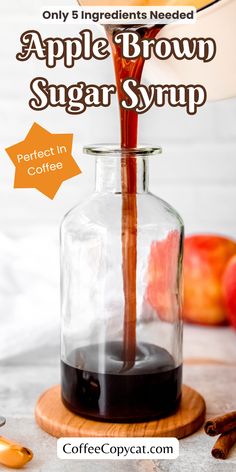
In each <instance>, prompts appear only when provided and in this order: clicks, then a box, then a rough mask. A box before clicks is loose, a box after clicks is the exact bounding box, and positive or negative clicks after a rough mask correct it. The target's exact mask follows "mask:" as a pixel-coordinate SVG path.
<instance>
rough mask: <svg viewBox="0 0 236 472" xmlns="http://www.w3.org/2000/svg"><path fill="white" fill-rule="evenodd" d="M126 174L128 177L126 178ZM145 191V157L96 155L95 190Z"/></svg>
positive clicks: (146, 186)
mask: <svg viewBox="0 0 236 472" xmlns="http://www.w3.org/2000/svg"><path fill="white" fill-rule="evenodd" d="M127 176H128V177H129V178H128V180H127ZM147 191H148V159H147V158H142V157H139V158H134V157H124V158H123V157H122V158H121V157H114V156H113V157H107V156H106V157H104V156H101V157H97V159H96V192H101V193H107V192H111V193H122V192H127V193H146V192H147Z"/></svg>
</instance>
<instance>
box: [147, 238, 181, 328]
mask: <svg viewBox="0 0 236 472" xmlns="http://www.w3.org/2000/svg"><path fill="white" fill-rule="evenodd" d="M179 245H180V234H179V232H178V231H172V232H171V233H169V234H168V236H167V237H166V239H163V240H161V241H153V243H152V245H151V251H150V256H149V261H148V273H147V290H146V294H145V301H146V302H147V303H148V305H150V306H151V307H152V309H153V310H154V311H155V312H156V313H157V315H158V316H159V317H160V318H161V319H162V320H165V321H168V322H174V321H175V320H176V316H178V313H177V312H178V304H177V297H176V280H177V272H178V269H177V266H178V254H179Z"/></svg>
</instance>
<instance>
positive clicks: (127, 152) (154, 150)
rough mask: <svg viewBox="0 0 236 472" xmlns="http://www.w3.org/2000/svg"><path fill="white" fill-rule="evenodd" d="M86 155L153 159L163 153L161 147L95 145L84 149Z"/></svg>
mask: <svg viewBox="0 0 236 472" xmlns="http://www.w3.org/2000/svg"><path fill="white" fill-rule="evenodd" d="M83 152H84V154H87V155H90V156H98V157H99V156H105V157H106V156H107V157H109V156H110V157H136V158H137V157H151V156H156V155H157V154H161V153H162V148H161V147H159V146H155V147H154V146H148V145H140V146H137V147H136V148H122V147H120V146H119V145H116V144H94V145H91V146H85V147H84V148H83Z"/></svg>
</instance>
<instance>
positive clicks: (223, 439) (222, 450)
mask: <svg viewBox="0 0 236 472" xmlns="http://www.w3.org/2000/svg"><path fill="white" fill-rule="evenodd" d="M235 443H236V429H233V430H232V431H229V432H228V433H224V434H221V436H220V437H219V438H218V439H217V441H216V443H215V445H214V447H213V449H212V451H211V453H212V455H213V457H215V459H226V458H227V457H228V454H229V451H230V449H231V448H232V447H233V446H234V444H235Z"/></svg>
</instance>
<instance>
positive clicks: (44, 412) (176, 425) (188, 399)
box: [35, 385, 206, 439]
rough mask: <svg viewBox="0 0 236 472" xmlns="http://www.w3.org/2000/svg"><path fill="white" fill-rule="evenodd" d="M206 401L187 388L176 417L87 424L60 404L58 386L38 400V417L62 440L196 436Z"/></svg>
mask: <svg viewBox="0 0 236 472" xmlns="http://www.w3.org/2000/svg"><path fill="white" fill-rule="evenodd" d="M205 409H206V407H205V401H204V399H203V398H202V396H201V395H200V394H199V393H198V392H196V391H195V390H193V389H192V388H190V387H187V386H186V385H184V386H183V392H182V400H181V404H180V407H179V409H178V411H176V413H174V414H173V415H171V416H169V417H167V418H163V419H159V420H155V421H149V422H144V423H107V422H99V421H93V420H88V419H86V418H82V417H80V416H77V415H75V414H74V413H71V412H70V411H69V410H67V408H66V407H65V406H64V405H63V403H62V401H61V388H60V386H59V385H57V386H56V387H51V388H50V389H49V390H47V391H46V392H44V393H43V394H42V395H41V397H40V398H39V400H38V402H37V405H36V410H35V417H36V421H37V423H38V425H39V426H40V427H41V428H42V429H43V430H44V431H46V432H47V433H49V434H51V435H52V436H55V437H57V438H60V437H176V438H179V439H180V438H184V437H186V436H189V435H190V434H192V433H194V432H195V431H196V430H197V429H199V428H200V426H201V425H202V424H203V422H204V419H205Z"/></svg>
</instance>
